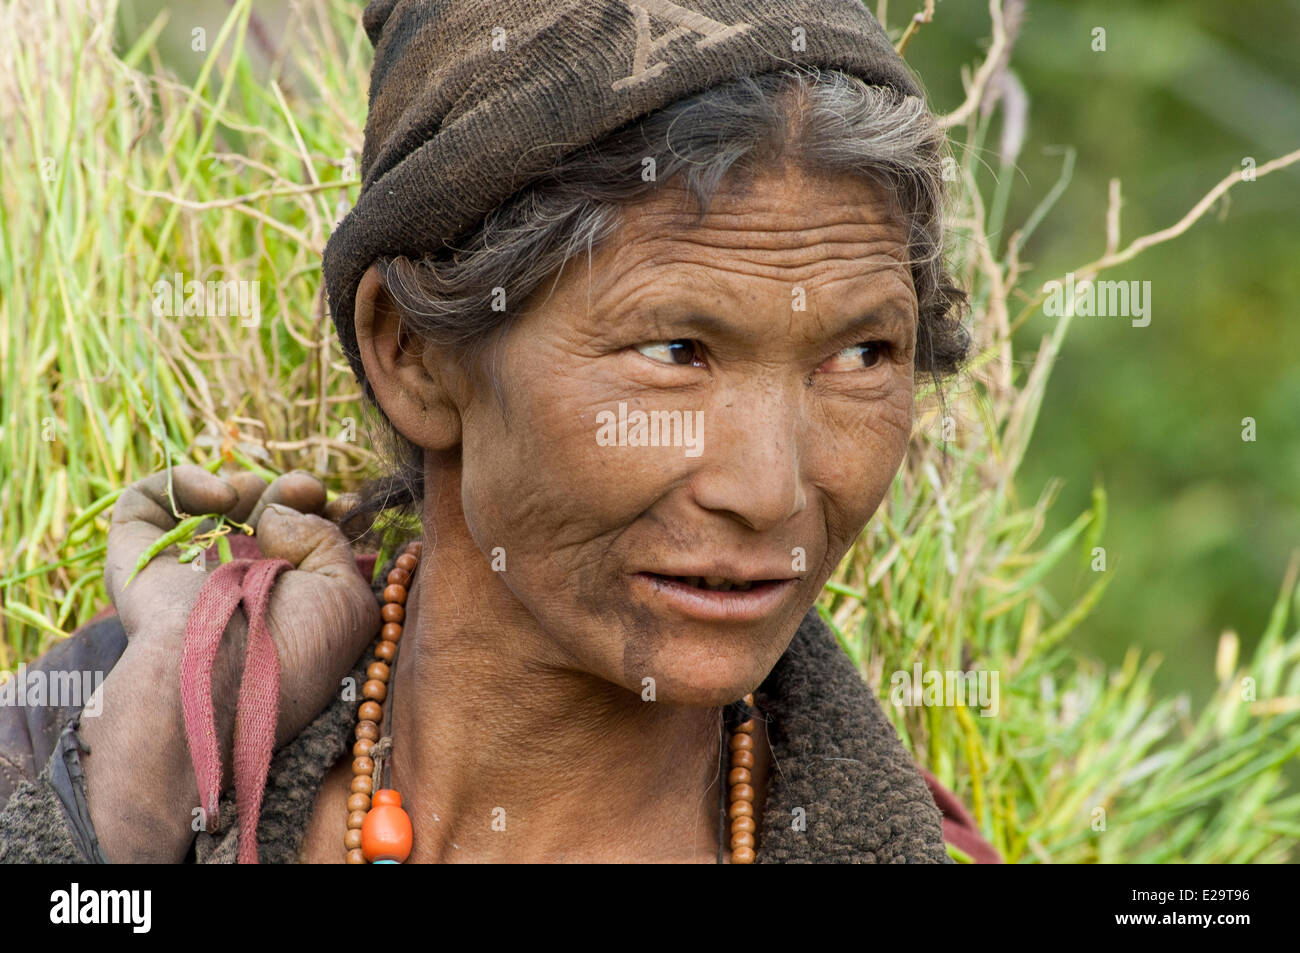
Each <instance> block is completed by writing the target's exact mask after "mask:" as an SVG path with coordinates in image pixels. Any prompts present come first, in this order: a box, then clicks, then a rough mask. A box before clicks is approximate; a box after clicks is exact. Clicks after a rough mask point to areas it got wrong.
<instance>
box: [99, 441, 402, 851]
mask: <svg viewBox="0 0 1300 953" xmlns="http://www.w3.org/2000/svg"><path fill="white" fill-rule="evenodd" d="M172 498H173V499H174V500H175V503H176V510H177V511H178V512H180V513H181V514H182V518H183V517H184V516H186V515H197V514H201V513H217V514H225V515H227V516H228V517H230V518H231V519H233V520H237V521H239V522H244V523H248V524H250V525H252V526H253V527H254V528H255V530H256V539H257V541H258V544H259V547H260V549H261V552H262V555H263V556H266V557H270V558H280V559H286V560H288V561H289V562H290V563H292V564H293V565H294V567H296V568H294V569H291V570H286V571H285V572H283V573H281V574H280V575H279V576H278V577H277V579H276V581H275V586H274V589H273V590H272V594H271V602H270V606H269V609H268V619H267V622H268V626H269V628H270V630H271V635H272V637H273V638H274V640H275V646H276V652H277V654H278V655H279V658H280V707H279V717H278V720H277V723H276V744H277V746H278V745H282V744H284V743H285V742H287V741H288V740H290V739H291V738H293V737H294V736H295V735H297V734H298V733H299V732H300V731H302V729H303V728H305V727H306V726H307V725H308V724H309V723H310V722H311V721H312V719H314V718H315V717H316V715H317V714H318V713H319V712H320V711H321V710H322V709H323V708H324V707H325V706H326V705H328V704H329V702H330V701H331V700H332V699H333V697H334V693H335V692H336V691H338V690H339V689H340V681H341V679H342V677H343V676H344V675H345V674H347V672H348V671H349V670H350V668H351V666H352V664H353V662H355V661H356V659H357V657H358V656H359V655H360V654H361V652H362V651H363V650H364V649H365V647H366V645H367V644H368V643H369V641H370V640H371V639H372V638H374V635H375V633H376V632H377V631H378V629H379V607H378V604H377V603H376V601H375V598H374V595H373V593H372V592H371V590H370V587H369V585H368V583H367V581H366V580H365V579H364V578H362V576H361V574H360V573H358V572H357V569H356V562H355V559H354V556H353V553H352V550H351V548H350V547H349V545H348V542H347V540H346V538H345V537H344V536H343V533H342V532H341V531H340V530H339V528H338V527H337V526H336V525H335V524H334V523H332V522H330V521H329V520H328V519H325V518H323V517H321V516H319V515H315V514H317V513H319V512H322V511H323V510H324V508H325V488H324V486H323V485H322V484H321V483H320V481H319V480H317V479H316V478H315V477H313V476H312V475H310V474H308V473H305V472H302V471H294V472H292V473H287V474H285V475H284V476H281V477H279V478H278V479H276V480H275V481H274V482H273V483H272V484H271V485H270V486H269V487H268V486H267V485H266V483H265V481H263V480H261V479H260V478H258V477H256V476H254V475H253V474H248V473H241V474H238V475H236V476H234V477H232V478H231V479H230V480H228V481H227V480H223V479H221V478H220V477H217V476H213V475H212V474H210V473H208V472H207V471H206V470H204V469H203V468H202V467H197V466H192V465H185V466H179V467H175V468H173V470H172ZM176 523H177V519H176V517H175V516H174V515H173V512H172V506H171V501H170V500H169V498H168V495H167V473H166V472H165V471H164V472H160V473H155V474H153V475H152V476H150V477H147V478H145V479H143V480H141V481H139V482H138V483H135V484H133V485H131V486H130V487H128V488H127V489H126V490H125V491H124V492H123V493H122V495H121V496H120V497H119V498H118V500H117V502H116V504H115V505H114V507H113V518H112V523H111V526H110V528H109V535H108V555H107V562H106V565H105V569H104V581H105V585H106V587H107V589H108V592H109V596H110V597H111V598H112V600H113V604H114V606H115V607H116V608H117V612H118V616H119V618H120V619H121V622H122V625H123V628H124V629H125V631H126V636H127V648H126V651H125V652H124V653H123V655H122V657H121V659H120V660H119V661H118V663H117V664H116V665H115V666H114V667H113V669H112V671H111V672H109V674H108V676H107V678H106V679H105V680H104V685H103V687H102V689H101V690H102V691H103V692H104V699H103V706H102V712H101V714H100V715H99V716H98V717H94V718H91V717H83V720H82V722H81V734H82V737H83V739H85V741H86V742H87V744H88V745H89V746H90V749H91V751H90V753H89V754H87V755H86V756H85V757H84V759H83V763H84V766H85V770H86V787H87V799H88V802H89V805H90V813H91V818H92V820H93V821H94V824H95V831H96V835H97V836H98V838H99V841H100V845H101V847H102V848H103V850H104V853H105V855H106V856H107V857H108V858H109V859H110V860H112V861H114V862H122V863H125V862H137V861H154V862H163V863H176V862H179V861H181V860H183V859H184V857H185V854H186V852H187V851H188V849H189V845H190V842H191V841H192V840H193V837H194V834H195V831H196V830H200V829H203V828H201V827H198V826H197V823H199V822H202V823H205V824H208V823H209V822H208V819H207V818H205V817H203V815H202V814H196V813H195V808H196V807H197V806H198V802H199V795H198V786H197V783H196V781H195V778H194V770H193V767H192V764H191V761H190V753H189V749H188V747H187V745H186V742H185V722H184V717H183V715H182V709H181V698H180V659H181V647H182V644H183V641H184V637H185V627H186V622H187V620H188V618H189V614H190V611H191V610H192V609H193V607H194V603H195V602H196V600H197V598H198V592H199V589H200V588H201V587H202V585H203V583H204V581H205V580H206V579H207V573H206V572H199V571H196V570H194V569H193V568H192V567H191V566H189V565H187V564H184V563H180V562H178V561H177V555H178V553H177V549H176V547H174V546H173V547H170V548H168V549H166V550H164V551H162V552H161V553H159V554H158V555H157V556H155V557H154V558H153V560H152V561H151V562H150V563H149V564H148V565H147V566H145V568H144V569H142V570H140V572H139V573H137V574H136V576H135V578H134V579H132V580H131V582H130V585H126V586H125V587H124V584H125V582H126V580H127V578H128V577H129V576H130V574H131V571H132V570H133V569H134V567H135V566H136V564H137V563H138V561H139V559H140V557H141V556H142V555H143V554H144V553H145V551H146V550H148V548H149V547H150V546H151V545H152V544H153V543H155V542H156V541H157V540H158V539H159V538H160V537H161V536H162V535H163V534H164V533H166V532H167V531H169V530H171V529H172V528H173V527H174V526H175V525H176ZM246 634H247V620H246V619H245V618H244V615H243V612H242V610H241V611H237V612H236V613H235V615H234V617H233V618H232V619H231V622H230V625H229V626H228V627H227V629H226V633H225V635H224V637H223V639H222V645H221V650H220V652H219V653H218V656H217V661H216V665H215V666H214V669H213V679H212V700H213V707H214V710H215V713H216V727H217V733H218V735H219V737H220V738H221V751H222V764H223V766H224V767H225V769H226V776H225V778H224V779H223V787H226V786H228V785H229V784H230V777H231V774H230V767H231V760H232V758H231V752H232V749H233V739H234V720H235V703H236V700H237V698H238V692H239V688H238V686H239V675H240V672H241V670H242V665H243V658H244V641H245V638H246ZM196 819H197V820H196ZM213 820H215V819H213ZM209 826H210V825H209Z"/></svg>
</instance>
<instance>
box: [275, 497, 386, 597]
mask: <svg viewBox="0 0 1300 953" xmlns="http://www.w3.org/2000/svg"><path fill="white" fill-rule="evenodd" d="M257 540H258V545H259V546H261V549H262V555H264V556H266V557H267V558H268V559H287V560H288V561H289V562H291V563H292V564H293V565H294V566H295V567H296V568H297V569H300V570H302V571H304V572H313V573H318V574H320V575H322V576H326V577H329V578H335V579H339V578H342V579H348V580H349V581H350V580H351V579H361V578H362V576H361V573H360V571H359V570H358V569H357V562H356V557H355V555H354V554H353V552H352V547H351V546H349V545H348V541H347V537H345V536H344V535H343V532H342V531H341V530H340V529H339V528H338V526H336V525H335V524H334V523H331V522H330V521H329V520H327V519H325V518H323V517H320V516H316V515H314V514H310V513H299V512H298V511H297V510H293V509H290V508H289V507H287V506H283V505H281V504H279V503H271V504H269V505H268V506H267V507H266V510H265V511H264V512H263V513H262V516H261V519H260V520H258V524H257Z"/></svg>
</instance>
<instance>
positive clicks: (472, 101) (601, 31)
mask: <svg viewBox="0 0 1300 953" xmlns="http://www.w3.org/2000/svg"><path fill="white" fill-rule="evenodd" d="M362 20H363V23H364V25H365V28H366V33H367V34H368V35H369V37H370V42H371V43H372V44H373V45H374V48H375V62H374V65H373V67H372V68H371V72H370V112H369V116H368V117H367V119H366V133H365V146H364V149H363V151H362V155H361V194H360V198H358V200H357V204H356V206H355V207H354V208H353V209H352V211H351V212H349V213H348V215H347V216H346V217H345V218H344V219H343V221H342V222H340V223H339V225H338V227H337V228H336V229H335V230H334V233H333V234H332V235H331V236H330V239H329V242H328V243H327V244H326V246H325V256H324V264H323V270H324V273H325V287H326V292H327V294H328V297H329V304H330V312H331V314H332V315H333V318H334V325H335V328H336V329H337V330H338V335H339V340H340V342H341V343H342V346H343V353H344V354H345V355H346V356H347V358H348V362H349V363H350V364H351V365H352V369H353V371H354V372H355V374H356V375H357V380H358V381H361V382H362V383H363V384H364V382H365V371H364V370H363V368H362V364H361V358H360V354H359V353H358V350H357V340H356V332H355V329H354V327H353V323H352V322H353V315H352V312H353V304H354V301H355V298H356V290H357V285H358V284H359V283H360V281H361V276H362V275H363V274H365V272H366V269H367V268H369V267H370V265H371V264H372V263H373V262H374V260H375V259H376V258H378V257H379V256H381V255H407V256H409V257H412V258H419V257H423V256H424V255H427V254H436V253H437V252H439V251H440V250H442V249H443V248H444V246H445V243H447V242H453V241H455V240H456V239H458V238H459V237H461V236H462V235H464V234H465V233H466V232H468V231H469V230H470V229H472V228H473V227H474V226H476V225H478V224H479V223H480V222H481V221H482V220H483V218H484V216H485V215H487V213H488V212H490V211H491V210H492V209H494V208H496V207H497V206H498V205H499V204H501V203H502V202H503V201H504V200H506V199H507V198H509V197H510V196H511V195H513V194H514V193H515V192H517V191H518V190H519V189H521V188H523V187H524V186H525V185H527V184H528V183H529V182H531V181H533V180H534V179H536V178H538V177H539V176H541V175H543V174H544V173H545V172H546V171H547V170H548V169H549V168H550V167H551V166H552V164H553V163H554V162H555V161H556V160H558V159H560V158H561V157H563V156H564V155H566V154H568V153H569V152H572V151H573V150H575V149H577V148H579V147H581V146H583V145H586V144H588V143H591V142H594V141H596V140H598V139H600V138H602V137H603V136H604V135H606V134H607V133H609V132H612V131H614V130H615V129H618V128H619V127H621V126H623V125H625V124H627V123H629V122H631V121H633V120H635V119H638V118H640V117H642V116H644V115H646V114H648V113H651V112H654V111H655V110H657V109H661V108H663V107H665V106H668V105H671V104H672V103H674V102H676V101H677V100H679V99H682V98H684V97H687V96H691V95H694V94H696V93H699V92H702V91H703V90H705V89H708V88H709V87H711V86H716V85H720V84H722V83H727V82H730V81H732V80H735V79H740V78H741V77H744V76H751V75H757V74H760V73H767V72H773V71H776V70H780V69H783V68H785V67H787V66H791V65H799V66H808V67H818V68H820V69H836V70H842V71H844V72H846V73H851V74H854V75H856V76H858V77H860V78H862V79H863V80H865V81H866V82H868V83H871V84H873V85H881V86H892V87H894V88H896V89H898V90H901V91H902V92H905V93H907V94H909V95H913V96H919V95H921V91H920V88H919V86H918V84H917V83H916V82H915V80H914V79H913V78H912V75H911V73H910V72H909V70H908V68H907V66H906V65H905V64H904V63H903V60H902V58H901V57H899V56H898V54H897V53H895V52H894V48H893V46H892V45H891V44H890V42H889V39H888V38H887V37H886V36H885V33H884V30H882V29H881V27H880V25H879V24H878V23H877V22H876V21H875V19H874V18H873V17H872V16H871V14H870V13H868V12H867V10H866V8H865V7H864V6H863V4H862V0H682V2H680V3H679V2H671V0H373V2H372V3H370V5H369V6H367V7H366V10H365V13H364V14H363V18H362Z"/></svg>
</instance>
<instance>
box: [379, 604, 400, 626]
mask: <svg viewBox="0 0 1300 953" xmlns="http://www.w3.org/2000/svg"><path fill="white" fill-rule="evenodd" d="M379 617H380V618H381V619H383V620H384V621H385V622H401V621H402V620H403V619H405V618H406V610H405V609H403V608H402V607H401V606H398V605H394V604H393V603H391V602H390V603H388V604H387V605H385V606H384V607H383V608H382V609H380V610H379Z"/></svg>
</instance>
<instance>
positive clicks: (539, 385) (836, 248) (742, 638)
mask: <svg viewBox="0 0 1300 953" xmlns="http://www.w3.org/2000/svg"><path fill="white" fill-rule="evenodd" d="M724 185H726V183H724ZM683 195H684V193H682V192H680V191H678V190H676V189H674V188H669V187H665V189H664V190H663V191H662V192H661V193H660V194H659V196H657V197H656V198H655V199H654V200H653V201H652V202H649V203H646V204H643V205H641V206H638V207H636V208H634V209H631V210H630V211H629V213H628V215H627V218H626V220H625V224H624V226H623V228H622V231H621V233H620V234H619V235H618V236H616V237H615V238H614V239H613V240H611V241H609V242H608V243H607V244H606V245H605V246H604V248H603V250H602V251H600V252H599V253H597V254H595V255H594V256H593V258H592V262H591V266H590V269H588V267H587V262H586V257H585V256H581V257H580V258H579V259H577V260H576V261H573V262H570V264H569V265H568V266H566V268H565V269H564V270H563V271H562V273H561V274H560V275H559V276H558V280H557V281H556V282H555V283H554V285H552V283H551V282H549V281H548V282H546V283H544V285H543V286H542V287H541V288H540V289H539V291H538V293H537V294H536V295H535V296H534V298H533V300H532V301H530V302H528V305H527V308H526V310H525V312H524V313H522V314H521V316H520V317H519V319H518V321H517V322H516V323H515V325H514V326H513V327H512V328H511V330H510V332H509V334H508V336H507V337H506V339H505V341H504V342H503V345H502V350H501V353H500V358H499V360H498V361H497V363H496V365H495V372H496V374H497V376H498V378H499V380H500V381H501V388H502V392H503V394H504V408H503V407H502V405H500V404H499V403H498V402H497V400H496V398H495V396H494V395H493V394H492V393H491V392H490V391H486V392H475V394H474V395H473V396H472V397H471V398H470V399H469V401H468V403H467V404H466V405H465V406H464V407H462V410H461V421H462V423H461V426H462V439H463V443H462V457H461V460H462V467H463V470H462V503H463V507H464V514H465V520H466V524H467V526H468V529H469V532H470V534H471V536H472V538H473V539H474V542H475V543H476V544H477V546H478V547H479V549H480V550H482V552H483V554H484V558H485V560H492V559H493V558H494V556H496V557H498V560H497V562H498V568H499V566H500V563H501V562H504V566H505V571H503V572H499V573H497V574H495V576H494V578H496V579H498V580H499V583H500V585H501V586H502V587H503V589H502V590H501V591H499V592H497V593H494V594H493V595H494V597H499V598H502V599H506V600H514V601H515V602H517V604H518V606H517V609H522V610H523V611H526V612H527V613H528V614H530V615H531V617H532V618H533V619H535V620H536V621H537V623H538V624H539V625H540V627H541V630H542V631H543V633H544V634H545V636H546V638H547V642H546V644H547V646H548V648H551V649H553V651H554V656H553V659H552V660H551V661H554V662H556V663H557V664H559V665H561V666H564V667H568V668H575V669H578V670H580V671H585V672H588V673H590V674H592V675H594V676H597V677H599V678H602V679H605V680H608V681H611V682H614V683H617V684H620V685H622V686H624V687H626V688H628V689H630V690H633V691H636V692H638V693H642V694H645V692H644V689H645V688H646V686H648V685H649V684H651V683H649V682H646V681H645V680H646V679H653V680H654V682H653V686H654V696H655V698H656V699H657V700H658V701H661V702H675V703H683V704H694V705H718V704H723V703H725V702H730V701H734V700H735V699H736V698H739V697H740V696H741V695H743V694H744V693H745V692H747V691H750V690H752V689H754V688H756V687H757V686H758V685H759V683H760V682H761V681H762V680H763V679H764V678H765V677H766V675H767V673H768V672H769V671H770V670H771V669H772V667H773V666H774V665H775V664H776V662H777V660H778V659H779V658H780V656H781V654H782V653H783V652H784V651H785V649H786V647H787V646H788V644H789V642H790V639H791V638H792V636H793V634H794V631H795V629H796V628H797V626H798V624H799V621H800V619H801V617H802V616H803V615H804V613H805V612H806V611H807V609H808V608H809V607H810V606H811V605H812V603H813V601H814V600H815V599H816V597H817V595H818V593H819V592H820V590H821V587H822V584H823V583H824V582H825V581H826V579H827V578H828V577H829V575H830V574H831V572H832V571H833V569H834V568H835V566H836V564H837V563H838V562H839V560H840V558H841V557H842V556H843V555H844V553H845V552H846V551H847V549H848V547H849V546H850V544H851V543H852V542H853V540H854V538H855V537H856V536H857V535H858V533H859V531H860V530H861V529H862V528H863V526H864V525H865V524H866V522H867V520H868V519H869V518H870V517H871V515H872V513H873V512H874V511H875V509H876V507H877V506H878V505H879V503H880V501H881V499H882V497H883V496H884V494H885V492H886V490H887V489H888V487H889V485H890V481H891V480H892V478H893V476H894V474H895V472H896V470H897V469H898V467H899V465H900V463H901V462H902V459H903V455H904V452H905V449H906V446H907V442H908V437H909V433H910V428H911V419H912V404H913V367H912V365H913V357H914V351H915V343H916V325H917V302H916V295H915V292H914V290H913V286H912V280H911V274H910V270H909V268H908V265H907V258H906V236H905V233H904V230H903V229H902V227H901V226H900V225H899V224H898V223H897V222H895V221H894V220H893V219H892V218H891V217H890V215H889V212H888V208H887V206H886V203H885V201H884V199H883V196H882V194H881V193H880V192H879V191H878V190H877V189H876V187H874V186H872V185H869V184H867V183H865V182H863V181H860V180H858V179H856V178H851V177H845V178H820V177H809V176H808V175H807V174H806V173H803V172H802V171H800V170H798V169H797V168H794V167H786V168H782V169H773V170H772V171H771V172H769V173H765V174H764V175H763V176H761V177H758V178H756V179H754V180H753V182H752V183H751V184H750V186H749V187H748V188H747V189H746V190H745V191H743V192H742V191H726V190H724V191H723V192H720V193H719V195H718V196H717V198H716V199H715V200H714V203H713V205H712V208H711V210H710V213H709V215H708V216H707V217H706V218H705V219H704V221H703V223H702V224H701V225H699V226H698V227H696V226H694V225H693V224H692V221H691V215H690V212H689V210H688V207H687V206H686V204H685V202H684V198H683ZM552 288H553V290H552ZM548 291H549V292H550V293H549V295H548ZM503 410H504V413H503ZM641 415H644V417H642V416H641ZM652 425H653V426H652ZM656 432H657V433H656ZM501 556H504V560H502V559H500V558H499V557H501ZM676 577H721V578H722V579H726V580H728V581H730V582H733V583H741V584H742V585H743V584H745V583H749V584H750V587H749V588H748V591H743V590H742V591H737V590H735V589H732V590H730V591H709V590H708V589H706V588H704V586H703V585H702V583H703V582H704V580H701V579H698V578H696V579H681V578H676ZM712 581H713V582H715V583H716V582H717V581H718V580H717V579H716V578H715V579H714V580H712ZM516 611H517V610H516Z"/></svg>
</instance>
